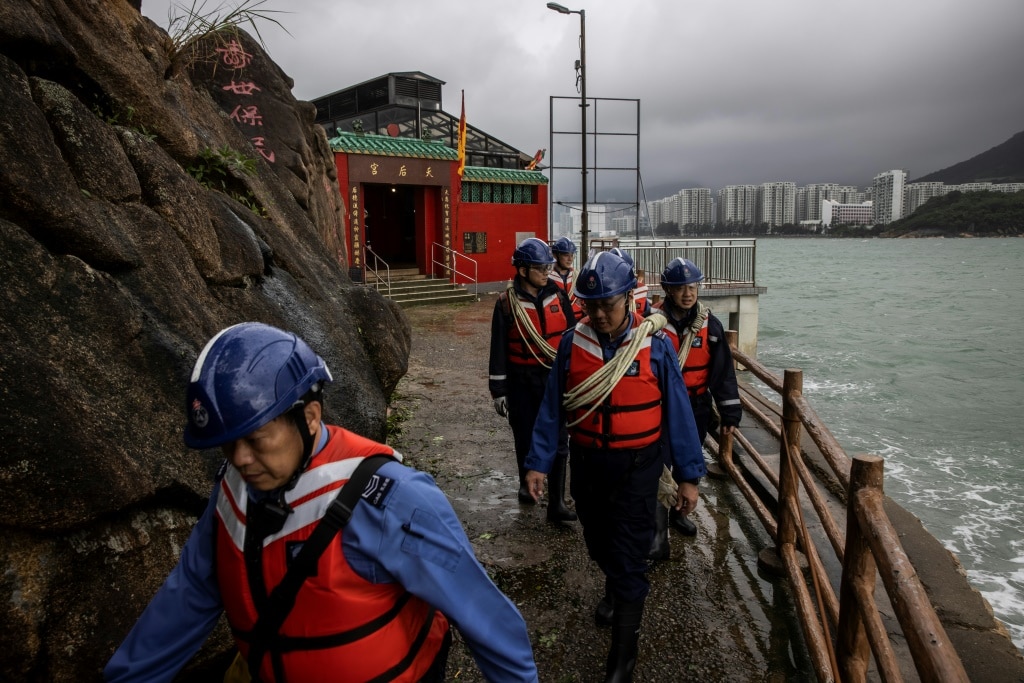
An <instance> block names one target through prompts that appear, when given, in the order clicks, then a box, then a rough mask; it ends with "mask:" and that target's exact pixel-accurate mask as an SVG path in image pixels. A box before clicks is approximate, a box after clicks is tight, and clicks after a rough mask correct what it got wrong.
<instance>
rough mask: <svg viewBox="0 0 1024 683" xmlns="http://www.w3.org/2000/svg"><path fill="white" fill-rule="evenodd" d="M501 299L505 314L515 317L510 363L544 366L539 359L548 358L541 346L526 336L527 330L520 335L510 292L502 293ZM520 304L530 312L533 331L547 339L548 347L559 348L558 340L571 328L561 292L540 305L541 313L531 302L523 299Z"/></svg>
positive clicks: (510, 343) (509, 342)
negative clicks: (568, 325) (566, 317)
mask: <svg viewBox="0 0 1024 683" xmlns="http://www.w3.org/2000/svg"><path fill="white" fill-rule="evenodd" d="M501 298H502V299H501V300H502V305H503V306H504V307H505V311H506V312H508V313H509V315H510V316H511V318H512V324H511V325H510V326H509V331H508V362H509V363H511V364H513V365H532V366H537V367H540V365H541V362H540V360H539V359H542V358H544V354H543V353H541V350H540V349H539V348H537V345H536V344H534V343H533V341H532V340H531V339H530V338H529V337H528V336H525V335H524V334H523V332H525V330H524V331H523V332H520V330H519V326H518V325H517V324H516V320H515V316H514V315H512V312H511V311H512V308H511V302H510V301H509V300H508V291H507V290H506V291H505V292H502V294H501ZM519 303H520V305H522V307H523V310H524V311H526V314H527V316H529V318H530V324H532V325H533V329H535V330H537V331H538V332H539V333H540V334H541V336H542V337H544V339H546V340H547V342H548V344H550V345H551V346H553V347H555V348H558V340H559V338H560V337H561V336H562V333H563V332H565V330H566V327H567V326H566V321H565V313H564V312H563V311H562V298H561V297H560V296H559V295H558V292H552V293H551V295H550V296H548V297H546V298H545V299H544V300H542V301H540V302H538V303H539V310H538V306H537V305H534V304H533V303H532V302H530V301H526V300H524V299H520V300H519ZM541 316H543V317H544V319H543V326H542V325H541Z"/></svg>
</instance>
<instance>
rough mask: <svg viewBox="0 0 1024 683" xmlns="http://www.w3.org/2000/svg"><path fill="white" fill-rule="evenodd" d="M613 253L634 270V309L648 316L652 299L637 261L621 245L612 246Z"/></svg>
mask: <svg viewBox="0 0 1024 683" xmlns="http://www.w3.org/2000/svg"><path fill="white" fill-rule="evenodd" d="M608 251H610V252H611V253H613V254H615V255H616V256H619V257H621V258H622V260H623V261H625V262H626V263H628V264H629V267H630V268H631V269H632V270H633V277H635V278H636V287H634V288H633V310H635V311H636V312H637V313H639V314H640V315H642V316H645V317H646V316H648V315H650V314H651V300H650V298H649V297H648V290H647V283H646V282H644V276H643V273H642V272H640V271H638V270H637V269H636V263H634V262H633V257H632V256H630V255H629V252H628V251H626V250H625V249H620V248H619V247H612V248H611V249H609V250H608Z"/></svg>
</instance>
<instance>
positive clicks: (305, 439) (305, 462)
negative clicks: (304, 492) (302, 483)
mask: <svg viewBox="0 0 1024 683" xmlns="http://www.w3.org/2000/svg"><path fill="white" fill-rule="evenodd" d="M288 414H289V415H291V417H292V422H294V423H295V428H296V429H297V430H299V436H300V437H301V438H302V457H301V458H300V459H299V466H298V467H296V468H295V472H293V473H292V476H291V478H290V479H289V480H288V483H287V484H285V485H284V487H283V490H284V491H291V490H292V489H293V488H294V487H295V482H297V481H298V480H299V475H301V474H302V473H303V472H305V471H306V468H307V467H309V461H310V460H312V458H313V433H312V432H310V431H309V423H307V422H306V404H305V402H302V401H300V402H298V403H296V404H295V405H294V406H292V408H291V410H289V411H288Z"/></svg>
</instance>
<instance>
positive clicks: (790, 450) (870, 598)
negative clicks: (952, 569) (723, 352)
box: [709, 331, 969, 683]
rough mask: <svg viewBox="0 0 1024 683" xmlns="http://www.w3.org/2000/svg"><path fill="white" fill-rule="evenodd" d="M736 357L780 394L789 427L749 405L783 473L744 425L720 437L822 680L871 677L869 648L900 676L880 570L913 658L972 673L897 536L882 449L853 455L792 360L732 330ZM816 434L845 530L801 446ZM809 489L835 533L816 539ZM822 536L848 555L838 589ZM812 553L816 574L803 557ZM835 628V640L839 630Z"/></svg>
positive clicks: (886, 673) (924, 667)
mask: <svg viewBox="0 0 1024 683" xmlns="http://www.w3.org/2000/svg"><path fill="white" fill-rule="evenodd" d="M726 336H727V337H729V341H730V346H731V347H732V348H733V357H734V359H735V360H736V361H737V363H738V364H739V365H741V366H743V367H744V368H745V369H747V370H749V371H750V372H751V373H752V374H753V375H754V376H755V377H757V378H758V379H760V380H761V381H762V382H764V383H765V385H767V386H768V387H769V388H771V389H772V390H774V391H776V392H778V393H779V394H780V396H781V402H782V411H781V416H780V417H781V422H780V424H781V427H780V426H779V425H777V424H776V421H775V420H774V419H772V418H771V417H770V416H768V415H765V414H764V412H763V411H762V410H761V409H760V408H759V407H758V406H757V404H755V403H754V401H752V400H751V399H750V398H748V397H747V396H742V397H741V400H742V402H743V407H744V409H745V410H746V411H747V413H748V414H749V415H751V416H752V417H754V418H755V419H757V420H758V421H759V422H761V423H762V424H763V425H764V426H765V427H766V428H767V429H768V430H769V431H770V432H772V433H773V434H774V435H775V436H776V438H778V439H779V441H780V448H779V468H778V473H777V474H776V473H775V472H773V471H772V470H771V468H770V466H769V465H768V463H767V462H766V460H765V459H764V457H763V456H762V455H761V454H759V453H758V452H757V450H756V449H755V448H754V447H753V445H752V444H751V443H750V442H749V441H748V440H747V439H745V438H744V437H743V435H742V433H741V432H740V431H739V430H736V431H735V432H734V433H733V434H727V435H723V436H722V437H721V442H720V444H719V445H718V446H717V447H715V446H714V444H713V443H712V442H710V441H709V445H710V446H711V449H712V451H713V452H714V453H715V455H716V457H717V461H718V463H719V465H720V467H721V468H722V469H723V470H724V471H725V472H726V473H728V475H729V477H730V478H731V479H732V481H733V482H735V484H736V485H737V487H738V488H739V490H740V491H741V493H742V494H743V496H744V497H745V498H746V499H747V501H748V502H749V504H750V505H751V508H752V509H753V511H754V513H755V514H756V515H757V517H758V519H760V521H761V523H762V524H763V526H764V528H765V529H766V530H767V532H768V533H769V535H770V536H771V537H772V539H773V540H774V541H775V544H776V552H777V554H778V558H779V559H780V560H781V562H782V565H783V568H784V574H785V576H786V577H787V580H788V582H789V584H790V586H791V588H792V589H793V595H794V598H795V602H796V608H797V613H798V615H799V618H800V623H801V627H802V629H803V633H804V639H805V641H806V643H807V648H808V652H809V653H810V656H811V660H812V662H813V665H814V669H815V673H816V675H817V677H818V680H819V681H843V682H859V681H864V680H866V679H867V673H868V668H869V666H870V664H871V656H872V655H873V656H874V663H875V666H876V668H877V671H878V673H879V675H880V676H881V678H882V680H884V681H887V682H895V681H902V680H903V677H902V675H901V673H900V668H899V665H898V660H897V656H896V654H895V652H894V649H893V646H892V642H891V641H890V638H889V634H888V633H887V631H886V628H885V626H884V624H883V622H882V619H881V616H880V613H879V610H878V606H877V603H876V601H875V589H876V585H877V583H878V576H879V574H880V575H881V582H882V584H883V586H884V589H885V592H886V594H887V595H888V598H889V602H890V603H891V605H892V606H893V609H894V611H895V613H896V617H897V620H898V622H899V625H900V630H901V631H902V633H903V636H904V637H905V639H906V642H907V646H908V649H909V651H910V655H911V657H912V658H913V661H914V666H915V668H916V669H917V671H918V673H919V674H920V678H921V680H923V681H929V682H930V681H940V682H944V683H945V682H948V683H961V682H963V683H966V682H967V681H968V680H969V679H968V677H967V674H966V672H965V671H964V667H963V664H962V663H961V661H960V658H959V657H958V656H957V654H956V651H955V650H954V648H953V646H952V644H951V642H950V640H949V637H948V636H947V635H946V631H945V629H944V628H943V627H942V624H941V623H940V621H939V618H938V616H937V615H936V613H935V609H934V607H933V606H932V604H931V602H930V600H929V599H928V596H927V594H926V592H925V590H924V586H923V585H922V584H921V581H920V579H919V578H918V576H917V572H916V571H915V570H914V567H913V565H912V564H911V562H910V559H909V558H908V557H907V554H906V552H904V550H903V547H902V545H901V544H900V542H899V536H898V534H897V532H896V530H895V529H894V527H893V525H892V522H891V521H890V520H889V517H888V515H887V514H886V513H885V510H884V509H883V507H882V501H883V499H884V495H883V493H882V467H883V461H882V459H881V458H877V457H873V456H857V457H856V458H854V459H853V460H851V459H850V458H849V457H847V455H846V453H845V452H844V451H843V449H842V447H840V446H839V444H838V442H837V441H836V439H835V437H834V436H832V434H831V432H829V430H828V428H827V427H825V425H824V423H822V421H821V419H820V418H819V417H818V415H817V413H815V411H814V409H813V408H812V407H811V405H810V404H809V403H808V402H807V400H806V399H805V398H804V396H803V374H802V372H801V371H800V370H793V369H787V370H786V371H785V376H784V378H783V379H782V380H780V379H779V378H778V377H777V376H776V375H774V374H773V373H771V372H770V371H768V369H767V368H765V367H764V366H763V365H761V364H760V363H759V362H758V361H757V360H756V359H754V358H751V357H749V356H747V355H745V354H743V353H742V352H740V351H739V350H737V349H736V348H735V346H736V343H735V336H736V335H735V333H734V332H731V331H730V332H727V333H726ZM802 427H804V428H806V430H807V434H808V435H809V436H810V438H811V439H812V440H813V442H814V444H815V445H816V446H817V448H818V450H819V451H820V452H821V454H822V456H823V458H824V460H825V461H826V462H827V463H828V466H829V468H830V469H831V470H832V472H833V474H834V475H835V477H836V479H837V481H838V482H840V483H841V486H842V491H843V493H844V494H845V501H846V532H845V536H844V535H843V534H842V533H841V531H840V529H839V525H838V524H837V522H836V520H835V518H834V517H833V515H832V514H831V512H830V511H829V507H828V504H827V502H826V501H825V499H824V496H823V494H822V492H821V490H820V488H819V486H818V483H817V482H816V480H815V479H814V478H813V477H814V475H813V474H812V470H811V468H810V467H809V466H808V463H807V462H806V461H805V459H804V454H803V451H802V449H801V447H800V440H801V428H802ZM734 439H735V440H736V441H737V442H738V443H739V444H740V445H741V446H742V447H743V449H744V451H745V452H746V454H747V456H749V458H750V460H751V461H752V462H753V463H754V464H755V465H756V467H757V468H758V469H760V471H761V473H762V475H763V477H764V479H765V480H767V481H768V482H769V483H770V484H771V485H772V486H774V487H775V489H776V491H777V500H778V517H777V518H776V517H775V516H774V515H773V514H772V513H771V511H770V510H769V509H768V507H767V506H766V505H765V504H764V502H763V501H762V500H761V498H760V497H759V496H758V495H757V494H756V493H755V492H754V490H753V488H752V487H751V486H750V484H749V483H748V482H747V480H746V478H745V477H744V475H743V473H742V472H741V471H740V469H739V466H738V465H737V463H736V462H735V461H734V458H733V453H732V448H733V440H734ZM801 494H803V495H804V496H806V498H807V500H808V502H809V503H810V506H809V508H810V510H813V512H814V514H815V515H817V518H818V521H819V522H820V524H821V528H822V530H823V531H824V533H825V535H826V536H827V541H828V543H827V544H826V543H824V542H823V541H817V542H816V541H815V540H813V539H812V537H811V533H810V532H809V531H808V525H807V524H806V523H805V522H804V511H805V506H804V505H803V504H802V503H801ZM818 545H822V546H824V547H825V550H826V551H827V549H828V546H831V549H832V551H833V552H834V554H835V557H836V559H837V560H838V561H839V563H840V564H841V565H842V578H841V581H840V589H839V595H840V597H839V598H838V599H837V597H836V594H835V592H834V590H833V588H832V585H831V583H830V582H829V579H828V574H827V572H826V570H825V567H824V564H823V563H822V560H821V557H820V556H819V548H818ZM801 555H803V556H805V557H806V563H807V566H808V567H809V569H810V580H807V579H806V578H805V576H804V573H803V570H802V567H801V562H800V558H801ZM832 633H835V638H834V640H833V638H832V636H831V634H832Z"/></svg>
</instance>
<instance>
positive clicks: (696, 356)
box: [664, 316, 711, 396]
mask: <svg viewBox="0 0 1024 683" xmlns="http://www.w3.org/2000/svg"><path fill="white" fill-rule="evenodd" d="M708 320H710V316H708V318H707V319H705V320H704V325H703V326H702V327H701V328H700V332H698V333H697V334H695V335H693V339H692V340H690V353H689V354H687V356H686V364H685V365H684V366H683V368H682V371H683V382H685V383H686V392H687V393H688V394H690V396H700V395H701V394H703V393H704V392H706V391H707V390H708V376H709V373H710V370H711V347H710V346H708ZM664 330H665V334H666V335H667V336H668V338H669V339H671V340H672V348H674V349H675V350H676V353H679V344H680V343H681V341H682V338H683V336H685V334H686V330H685V329H684V330H683V334H679V330H677V329H676V326H675V325H674V324H673V323H672V320H671V319H669V322H668V324H667V325H665V328H664Z"/></svg>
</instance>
